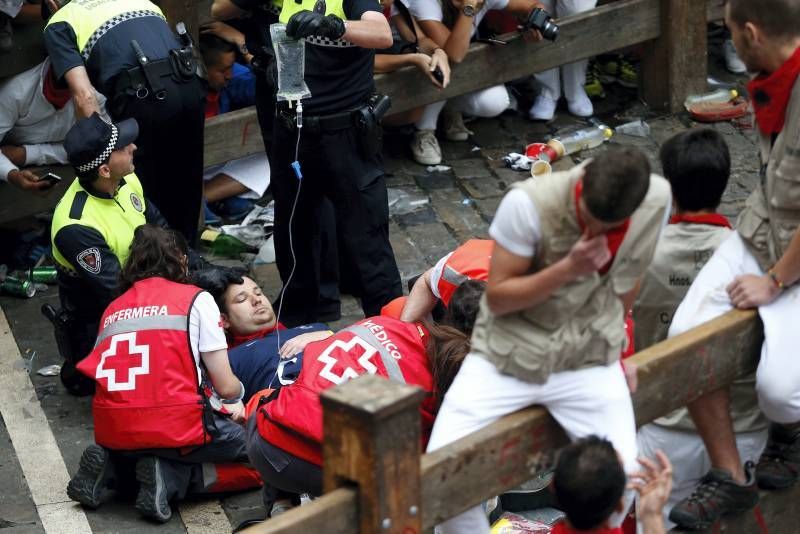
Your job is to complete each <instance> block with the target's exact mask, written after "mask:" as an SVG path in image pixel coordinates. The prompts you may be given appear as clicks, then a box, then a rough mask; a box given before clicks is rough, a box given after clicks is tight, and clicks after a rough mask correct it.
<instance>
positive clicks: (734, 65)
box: [722, 39, 747, 74]
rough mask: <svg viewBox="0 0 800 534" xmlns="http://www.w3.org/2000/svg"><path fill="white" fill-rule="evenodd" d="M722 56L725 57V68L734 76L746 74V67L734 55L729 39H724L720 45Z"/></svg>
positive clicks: (734, 49) (734, 50)
mask: <svg viewBox="0 0 800 534" xmlns="http://www.w3.org/2000/svg"><path fill="white" fill-rule="evenodd" d="M722 55H724V56H725V67H727V69H728V70H729V71H731V72H732V73H734V74H744V73H745V72H747V65H745V64H744V61H742V60H741V59H740V58H739V54H737V53H736V47H734V46H733V41H732V40H731V39H725V41H724V42H723V43H722Z"/></svg>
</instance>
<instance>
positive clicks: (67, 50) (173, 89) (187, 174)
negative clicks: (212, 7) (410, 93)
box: [44, 0, 205, 243]
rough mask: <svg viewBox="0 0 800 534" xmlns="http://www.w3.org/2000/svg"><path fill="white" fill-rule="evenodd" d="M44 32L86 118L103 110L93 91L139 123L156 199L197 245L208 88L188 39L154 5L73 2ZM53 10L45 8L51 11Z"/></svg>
mask: <svg viewBox="0 0 800 534" xmlns="http://www.w3.org/2000/svg"><path fill="white" fill-rule="evenodd" d="M58 1H60V2H63V1H64V0H45V2H46V4H45V6H46V8H48V9H49V10H50V11H54V14H53V15H52V16H51V17H50V19H49V21H48V24H47V26H46V27H45V31H44V42H45V46H46V48H47V52H48V54H49V56H50V59H51V61H52V64H53V73H54V74H55V77H56V78H57V79H58V80H59V81H60V82H66V84H67V85H68V86H69V89H70V91H71V92H72V95H73V98H74V100H75V104H76V109H77V112H78V115H79V116H83V117H88V116H89V115H91V114H92V113H93V112H95V111H98V106H97V101H96V99H95V97H94V93H93V91H92V86H94V87H95V88H97V90H98V91H99V92H101V93H102V94H104V95H105V96H106V97H107V98H108V110H109V113H110V115H111V117H112V118H113V119H114V120H116V121H119V120H122V119H125V118H131V117H132V118H135V119H136V120H137V122H138V123H139V128H140V130H141V135H140V136H139V149H138V151H137V153H136V156H135V160H136V166H137V168H138V170H139V174H140V175H141V177H142V184H143V185H144V187H145V189H146V190H147V192H148V195H149V196H150V197H151V198H152V199H153V201H154V202H156V203H157V204H158V205H159V206H161V207H162V209H163V210H164V216H165V217H166V219H167V221H169V223H170V225H171V226H172V227H173V228H174V229H176V230H178V231H180V232H181V233H182V234H183V235H184V236H185V237H186V238H187V240H188V241H189V243H192V242H193V241H194V239H195V236H196V233H197V221H198V218H199V213H200V205H201V198H202V184H203V121H204V107H205V89H204V87H203V84H202V82H201V80H200V79H199V78H198V77H197V75H196V74H195V71H196V62H195V60H194V58H193V57H192V51H191V49H190V48H189V44H188V37H187V38H186V39H187V41H185V42H184V43H183V48H182V43H180V42H179V41H178V39H177V38H176V37H175V35H173V33H172V31H171V30H170V28H169V26H168V25H167V22H166V20H165V18H164V15H163V14H162V12H161V10H160V9H159V8H158V7H157V6H156V5H155V4H153V3H152V2H150V1H148V0H103V1H95V0H72V1H71V2H69V3H65V5H63V7H61V6H60V5H59V4H58V3H57V2H58ZM48 9H46V10H45V11H47V10H48Z"/></svg>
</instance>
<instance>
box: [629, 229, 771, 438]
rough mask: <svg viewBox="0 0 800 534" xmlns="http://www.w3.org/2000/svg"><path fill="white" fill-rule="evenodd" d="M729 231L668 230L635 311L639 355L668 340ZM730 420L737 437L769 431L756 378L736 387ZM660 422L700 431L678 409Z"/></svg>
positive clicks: (744, 381) (671, 426)
mask: <svg viewBox="0 0 800 534" xmlns="http://www.w3.org/2000/svg"><path fill="white" fill-rule="evenodd" d="M730 232H731V231H730V230H729V229H727V228H723V227H720V226H711V225H707V224H691V223H678V224H669V225H667V227H666V228H665V229H664V232H663V233H662V234H661V239H660V240H659V242H658V246H657V247H656V252H655V255H654V256H653V263H651V264H650V267H649V268H648V269H647V274H646V275H645V277H644V280H643V281H642V287H641V289H640V291H639V297H638V298H637V300H636V304H635V305H634V307H633V319H634V321H635V323H636V325H635V329H634V332H635V339H636V341H635V343H636V345H635V346H636V350H643V349H646V348H647V347H649V346H650V345H654V344H656V343H658V342H660V341H663V340H665V339H666V338H667V331H668V330H669V325H670V323H671V322H672V316H673V314H674V312H675V310H676V309H677V308H678V305H679V304H680V303H681V301H682V300H683V297H684V296H685V295H686V292H687V291H688V290H689V286H690V285H691V284H692V283H693V282H694V279H695V278H696V277H697V274H698V273H699V272H700V269H702V268H703V266H704V265H705V264H706V262H707V261H708V259H709V258H710V257H711V255H712V254H713V253H714V251H715V250H716V249H717V247H718V246H719V245H720V244H721V243H722V242H723V241H724V240H725V239H726V238H727V237H728V236H729V235H730ZM731 416H732V417H733V426H734V430H735V431H736V432H754V431H757V430H762V429H764V428H766V427H767V423H768V422H767V420H766V418H764V416H763V415H762V414H761V410H759V408H758V398H757V397H756V390H755V373H753V374H751V375H748V376H745V377H743V378H741V379H739V380H737V381H735V382H734V383H733V385H732V386H731ZM655 422H656V424H658V425H661V426H665V427H669V428H673V429H676V430H686V431H692V432H694V431H695V427H694V424H693V423H692V419H691V417H689V412H688V410H687V409H686V408H680V409H678V410H675V411H673V412H672V413H670V414H667V415H666V416H664V417H661V418H660V419H656V421H655Z"/></svg>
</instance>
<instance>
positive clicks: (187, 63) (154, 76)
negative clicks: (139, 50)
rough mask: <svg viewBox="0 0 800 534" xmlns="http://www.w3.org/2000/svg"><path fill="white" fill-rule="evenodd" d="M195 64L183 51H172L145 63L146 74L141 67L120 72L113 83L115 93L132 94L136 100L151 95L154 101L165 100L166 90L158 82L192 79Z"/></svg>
mask: <svg viewBox="0 0 800 534" xmlns="http://www.w3.org/2000/svg"><path fill="white" fill-rule="evenodd" d="M194 76H195V63H194V60H193V58H191V57H190V56H188V55H186V52H184V51H183V50H173V51H171V52H170V55H169V56H168V57H166V58H163V59H156V60H152V61H149V62H148V63H147V72H145V71H144V68H143V67H141V66H137V67H133V68H130V69H128V70H124V71H122V72H121V73H120V74H119V75H118V76H117V79H116V81H115V82H114V89H115V93H117V94H119V93H127V92H129V91H131V92H133V94H135V95H136V97H137V98H140V99H141V98H147V97H148V96H149V95H150V94H151V93H153V96H154V97H155V98H156V100H164V98H166V96H167V95H166V90H165V89H164V87H163V85H161V83H160V82H158V80H159V79H160V78H166V77H171V78H173V79H174V80H176V81H185V80H190V79H192V78H194Z"/></svg>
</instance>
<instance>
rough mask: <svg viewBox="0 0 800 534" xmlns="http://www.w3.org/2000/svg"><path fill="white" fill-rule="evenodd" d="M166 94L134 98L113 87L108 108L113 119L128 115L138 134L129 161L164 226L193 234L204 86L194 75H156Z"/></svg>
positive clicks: (197, 211) (197, 213) (197, 202)
mask: <svg viewBox="0 0 800 534" xmlns="http://www.w3.org/2000/svg"><path fill="white" fill-rule="evenodd" d="M159 81H160V82H161V83H162V84H163V86H164V88H165V89H166V92H167V94H166V98H164V100H157V99H156V98H155V96H154V95H153V94H149V95H148V96H147V97H145V98H138V97H136V96H135V94H133V90H132V89H129V90H128V91H125V92H118V93H117V94H116V95H115V96H114V99H113V102H112V105H111V107H110V113H111V116H112V118H113V119H114V121H120V120H123V119H127V118H131V117H132V118H134V119H136V122H138V123H139V137H138V138H137V139H136V141H135V144H136V147H137V149H136V152H135V153H134V156H133V162H134V165H135V166H136V175H137V176H138V177H139V180H140V181H141V182H142V187H143V188H144V194H145V196H147V198H148V200H151V201H153V202H154V203H155V205H156V206H158V208H159V210H160V211H161V213H162V214H163V215H164V218H165V219H166V220H167V222H168V223H169V226H170V228H172V229H173V230H177V231H178V232H180V233H181V234H183V235H184V237H186V239H187V241H188V242H189V244H190V245H193V244H194V243H195V240H196V237H197V224H198V222H199V219H200V207H201V202H202V197H203V126H204V123H205V99H206V88H205V84H204V82H203V81H202V80H200V78H197V77H193V78H192V79H190V80H188V81H182V82H177V81H175V79H173V78H172V77H170V76H163V77H161V78H160V79H159Z"/></svg>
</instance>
